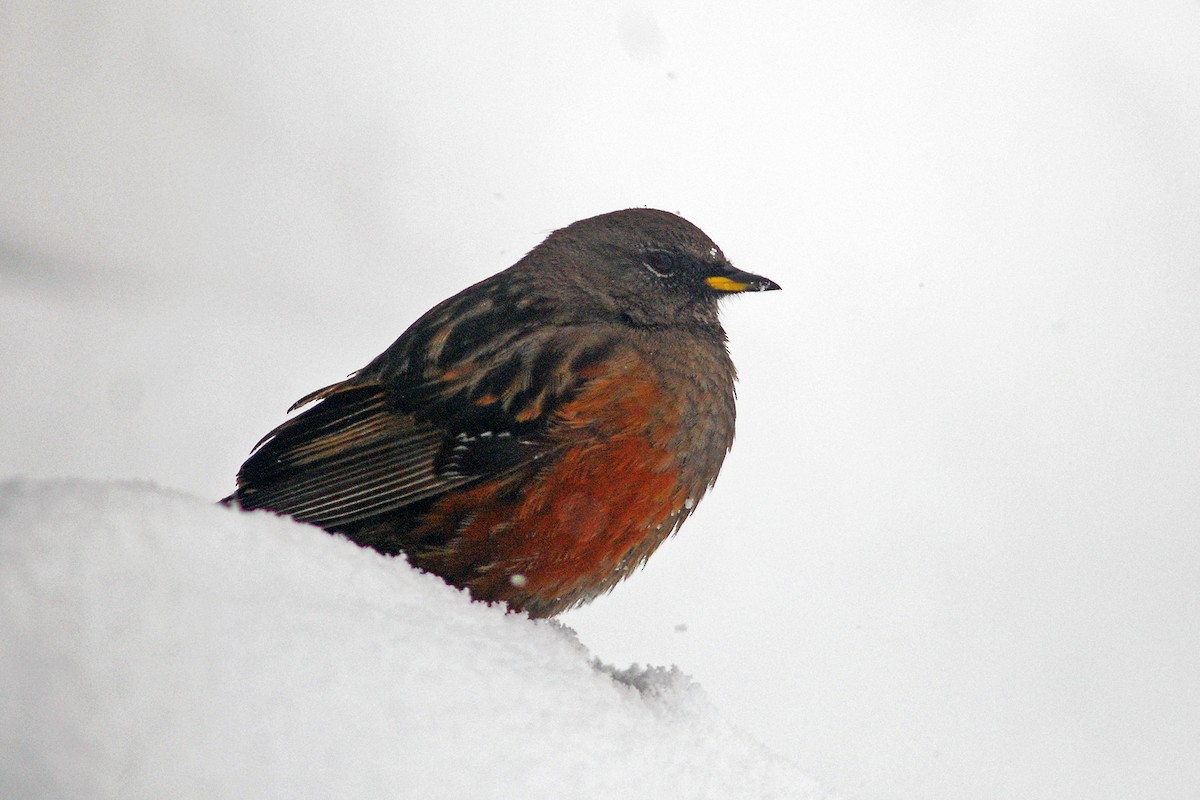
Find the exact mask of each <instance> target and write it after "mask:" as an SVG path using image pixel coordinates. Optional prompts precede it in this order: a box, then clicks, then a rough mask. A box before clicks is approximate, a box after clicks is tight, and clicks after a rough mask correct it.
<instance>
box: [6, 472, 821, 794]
mask: <svg viewBox="0 0 1200 800" xmlns="http://www.w3.org/2000/svg"><path fill="white" fill-rule="evenodd" d="M0 641H2V642H3V643H4V644H3V647H2V649H0V681H2V682H3V684H4V690H3V691H2V692H0V751H2V752H3V753H4V758H3V766H2V767H0V796H3V797H14V798H15V797H21V798H39V797H88V798H107V797H171V798H193V797H194V798H204V800H211V798H216V797H287V798H305V797H314V798H316V797H321V798H327V797H347V798H373V797H381V798H382V797H386V798H409V797H411V798H417V797H421V798H489V797H497V798H498V797H504V798H510V797H524V798H566V797H570V798H591V797H595V798H600V797H604V798H612V797H647V798H667V797H713V798H736V797H753V798H764V797H789V798H816V797H820V796H822V795H821V793H820V792H819V790H818V789H817V788H816V787H815V786H814V784H813V783H812V782H811V781H810V780H809V779H807V778H806V777H804V776H803V775H802V774H800V773H799V772H798V771H797V770H796V769H795V768H794V767H793V766H791V765H790V764H788V763H786V762H784V761H782V760H780V759H778V758H776V757H774V756H772V755H771V754H769V753H767V752H766V751H765V750H764V749H763V748H762V747H761V746H759V745H758V744H756V743H755V742H754V741H753V740H751V739H750V738H749V737H748V736H746V735H745V734H743V733H740V732H739V731H737V730H735V729H733V728H731V727H730V726H729V725H728V724H726V723H725V722H723V721H722V720H721V718H720V716H719V715H718V714H717V713H716V712H715V710H714V709H713V708H712V707H711V706H710V705H709V703H708V702H707V700H706V699H705V697H704V695H703V692H702V691H701V690H700V689H699V688H698V687H697V686H696V685H695V684H693V683H691V682H690V681H689V680H688V678H687V677H686V676H685V675H683V674H682V673H680V672H679V671H678V670H677V669H675V668H671V669H662V668H650V669H640V668H636V667H635V668H631V669H629V670H615V669H612V668H610V667H606V666H604V665H601V664H598V663H597V662H596V661H595V660H594V659H593V658H592V657H591V656H590V654H589V653H588V651H587V650H586V648H584V647H583V646H582V645H581V644H580V643H579V642H578V641H577V639H576V638H575V635H574V633H573V632H572V631H571V630H570V629H568V628H565V627H563V626H562V625H559V624H557V623H553V622H532V621H530V620H529V619H527V618H525V617H522V616H517V615H506V614H505V613H503V612H502V611H501V610H500V609H499V608H488V607H486V606H483V605H480V604H474V603H470V602H468V601H467V598H466V596H465V595H463V594H462V593H460V592H458V591H456V590H454V589H452V588H450V587H448V586H446V585H445V584H443V583H442V582H441V581H440V580H438V579H437V578H434V577H432V576H429V575H424V574H421V573H418V572H416V571H414V570H412V569H410V568H408V567H407V566H406V565H405V564H404V563H403V561H401V560H397V559H388V558H384V557H381V556H379V555H378V554H376V553H374V552H371V551H367V550H364V549H361V548H359V547H357V546H355V545H353V544H351V543H349V542H347V541H345V540H343V539H340V538H335V537H332V536H328V535H325V534H323V533H320V532H319V531H317V530H315V529H313V528H310V527H307V526H304V525H300V524H297V523H294V522H292V521H290V520H286V519H281V518H278V517H274V516H272V515H269V514H265V513H256V514H244V513H240V512H236V511H231V510H229V509H225V508H222V507H218V506H215V505H213V504H212V503H210V502H208V501H205V500H200V499H196V498H192V497H187V496H183V495H180V494H176V493H172V492H168V491H164V490H161V489H157V488H155V487H152V486H147V485H132V484H115V483H84V482H62V481H60V482H32V481H12V482H8V483H5V484H0Z"/></svg>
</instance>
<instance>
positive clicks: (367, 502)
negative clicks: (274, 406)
mask: <svg viewBox="0 0 1200 800" xmlns="http://www.w3.org/2000/svg"><path fill="white" fill-rule="evenodd" d="M317 394H318V395H319V396H316V397H312V398H311V399H319V400H320V402H319V403H317V404H316V405H314V406H312V407H311V408H309V409H308V410H306V411H304V412H303V413H301V414H300V415H298V416H296V417H293V418H292V419H290V420H288V421H287V422H285V423H283V424H282V425H280V426H279V427H278V428H276V429H275V430H273V431H272V432H271V433H270V434H268V435H267V437H266V438H264V439H263V441H262V442H260V443H259V445H258V447H257V448H256V449H255V451H254V452H253V453H252V454H251V456H250V458H249V459H247V460H246V463H245V464H243V465H242V469H241V471H240V472H239V473H238V492H237V495H236V499H237V501H238V504H239V505H240V506H241V507H243V508H247V509H251V508H269V509H271V510H273V511H277V512H279V513H281V514H288V515H290V516H294V517H296V518H297V519H301V520H304V521H306V522H312V523H315V524H317V525H321V526H323V527H329V528H332V527H337V526H340V525H346V524H349V523H352V522H356V521H358V520H362V519H367V518H370V517H374V516H377V515H379V514H383V513H386V512H388V511H392V510H394V509H397V508H401V507H403V506H406V505H410V504H412V503H415V502H418V501H420V500H423V499H425V498H428V497H432V496H434V495H437V494H440V493H442V492H445V491H448V490H449V489H453V488H455V487H456V486H459V485H462V484H463V483H466V482H468V481H469V480H470V479H471V478H470V477H469V476H464V475H446V474H439V472H438V471H437V470H436V469H435V467H434V464H435V462H436V461H437V459H438V456H439V453H441V451H442V449H443V446H444V444H445V441H446V431H445V430H443V429H441V428H439V427H437V426H435V425H433V424H430V423H428V422H422V421H420V420H418V419H415V418H414V417H412V416H410V415H406V414H403V413H398V412H397V411H396V409H395V408H394V407H392V406H391V404H390V403H389V402H388V399H387V396H386V393H385V392H384V390H383V387H381V386H379V385H378V384H354V383H352V382H350V381H347V382H345V383H340V384H335V385H334V386H331V387H327V388H326V389H323V390H321V392H319V393H317ZM306 399H309V398H306Z"/></svg>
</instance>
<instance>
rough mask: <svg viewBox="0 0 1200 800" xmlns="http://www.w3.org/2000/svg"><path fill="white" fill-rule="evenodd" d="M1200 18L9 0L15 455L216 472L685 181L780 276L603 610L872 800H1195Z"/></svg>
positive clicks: (211, 476)
mask: <svg viewBox="0 0 1200 800" xmlns="http://www.w3.org/2000/svg"><path fill="white" fill-rule="evenodd" d="M1197 42H1200V4H1197V3H1195V2H1168V1H1166V0H1164V1H1162V2H1158V1H1157V0H1156V1H1154V2H1101V3H1066V2H1057V3H1050V4H1029V5H1028V6H1027V7H1020V6H1017V7H1014V6H1013V4H1010V3H995V4H992V3H984V2H964V3H946V4H943V3H931V2H914V1H912V0H901V2H871V1H867V0H863V1H862V2H847V3H838V4H836V5H834V4H822V3H805V2H798V3H790V4H760V5H749V6H748V5H746V4H740V3H738V4H734V3H729V4H723V5H717V4H711V3H710V4H695V3H679V4H671V3H663V4H641V5H639V4H625V5H621V4H610V3H595V4H579V3H572V4H566V3H550V2H528V3H502V4H473V3H438V4H416V3H413V4H404V3H395V2H381V1H380V0H371V2H361V3H358V4H345V3H334V2H328V0H323V1H322V2H306V3H283V2H272V1H271V0H268V1H267V2H236V1H235V2H230V3H223V4H194V3H193V4H179V5H177V6H166V5H163V4H159V3H149V2H128V3H124V4H120V5H110V4H104V3H99V2H95V3H84V2H66V3H60V4H57V5H47V4H46V3H43V2H31V0H9V2H7V3H6V4H5V6H4V8H3V10H2V11H0V336H2V337H3V343H4V347H3V353H2V354H0V370H2V374H3V380H2V382H0V409H2V411H3V413H0V474H5V475H7V474H21V475H30V476H50V475H74V476H86V477H101V478H108V477H120V478H126V477H134V478H143V479H151V480H154V481H156V482H158V483H159V484H161V485H163V486H167V487H173V488H178V489H182V490H185V491H188V492H191V493H194V494H196V495H199V496H203V497H211V498H214V499H215V498H217V497H219V496H221V495H223V494H225V493H227V492H228V490H229V489H230V488H231V484H232V476H233V473H234V472H235V471H236V469H237V467H238V465H239V464H240V463H241V460H242V459H243V458H244V456H245V455H246V453H247V452H248V450H249V448H250V446H251V445H252V444H253V443H254V442H255V441H256V440H257V439H258V438H259V437H260V436H261V435H262V434H263V433H265V432H266V431H267V430H269V429H270V428H271V427H272V426H273V425H275V424H277V423H278V422H279V421H280V420H281V419H282V416H283V412H284V410H285V409H286V408H287V406H288V405H290V404H291V402H292V401H294V400H295V399H297V398H299V397H300V396H302V395H304V394H306V393H307V392H309V391H311V390H312V389H314V388H317V387H319V386H323V385H325V384H327V383H330V382H332V381H335V380H337V379H339V378H341V377H342V376H344V375H345V374H346V373H348V372H350V371H351V370H353V369H355V368H357V367H359V366H362V365H363V364H365V363H366V362H367V361H368V360H369V359H370V358H371V357H373V356H374V355H375V354H376V353H377V352H378V351H379V350H381V349H383V347H385V346H386V345H387V344H389V343H390V342H391V341H392V340H393V339H394V338H395V337H396V336H397V335H399V333H400V332H401V331H402V330H403V329H404V328H405V327H406V326H407V325H408V324H409V323H410V322H411V321H412V320H413V319H415V318H416V317H417V316H418V315H419V314H420V313H421V312H423V311H424V310H425V309H426V308H428V307H429V306H430V305H432V304H433V303H435V302H436V301H438V300H440V299H442V298H443V297H446V296H448V295H450V294H452V293H453V292H455V291H457V290H458V289H460V288H462V287H463V286H465V285H466V284H468V283H470V282H473V281H475V280H478V279H480V278H482V277H485V276H486V275H488V274H490V273H492V272H495V271H497V270H499V269H501V268H503V267H505V266H507V265H508V264H510V263H512V261H514V260H515V259H516V258H517V257H519V256H520V255H521V254H522V253H524V252H525V251H526V250H528V249H529V248H530V247H532V246H533V245H534V244H536V243H537V242H538V241H539V240H540V239H541V238H542V237H543V236H544V235H545V234H546V233H547V232H548V231H549V230H551V229H553V228H556V227H560V226H562V225H565V224H567V223H569V222H571V221H573V220H575V219H577V218H580V217H583V216H589V215H592V214H596V213H601V212H604V211H609V210H613V209H615V208H622V207H628V206H633V205H649V206H656V207H661V208H665V209H668V210H672V211H677V212H680V213H682V214H683V215H684V216H686V217H687V218H689V219H691V220H692V221H693V222H695V223H697V224H698V225H700V226H701V227H702V228H703V229H704V230H705V231H706V232H708V233H709V234H710V235H711V236H712V237H713V238H714V239H715V240H716V241H717V242H718V244H720V245H721V246H722V248H723V249H724V250H725V251H726V253H727V254H728V255H729V256H730V257H731V258H732V259H733V260H734V262H735V263H736V264H737V265H738V266H740V267H742V268H744V269H748V270H751V271H755V272H760V273H763V274H765V275H768V276H769V277H771V278H773V279H775V280H776V281H778V282H779V283H780V284H782V285H783V287H784V291H783V292H780V293H773V294H770V295H757V296H753V297H748V298H737V299H734V300H732V301H731V302H729V303H728V304H727V308H726V314H725V319H726V328H727V330H728V331H729V333H730V337H731V348H732V351H733V355H734V358H735V361H736V362H737V364H738V366H739V369H740V371H741V376H742V379H741V384H740V402H739V433H738V441H737V443H736V445H735V447H734V450H733V452H732V454H731V455H730V457H729V459H728V460H727V462H726V466H725V469H724V473H723V475H722V477H721V480H720V481H719V482H718V484H717V487H716V489H715V491H714V492H713V493H712V494H711V495H710V496H709V497H708V498H707V499H706V500H705V502H704V503H703V504H702V505H701V506H700V508H699V510H698V512H697V513H696V514H695V515H694V516H693V518H692V519H691V521H690V522H689V523H688V525H687V526H685V528H684V530H683V532H682V533H681V535H680V536H679V537H677V538H676V539H675V540H673V541H671V542H669V543H668V544H667V545H665V546H664V547H663V549H662V550H661V551H660V552H659V554H657V555H656V556H655V558H654V559H653V560H652V561H651V563H650V565H649V567H648V568H647V569H646V570H645V571H644V572H643V573H641V574H639V575H637V576H635V577H634V578H633V579H632V580H631V581H629V582H627V583H626V584H625V585H623V586H622V587H620V588H618V589H617V591H615V592H614V593H613V594H612V595H611V596H610V597H606V598H603V599H601V600H600V601H597V603H595V604H594V605H593V606H591V607H589V608H586V609H583V610H581V611H578V612H572V613H571V614H568V615H567V616H565V617H564V622H565V623H566V624H568V625H570V626H572V627H574V628H575V629H576V630H577V631H578V632H579V635H580V638H581V639H582V640H583V642H584V643H585V644H586V645H588V646H589V647H590V648H591V649H592V650H593V651H594V652H596V654H597V655H598V656H600V657H601V658H602V659H604V660H606V661H610V662H616V663H623V662H626V661H638V662H642V663H646V662H649V663H652V664H664V665H665V664H672V663H674V664H678V665H679V666H680V667H681V668H682V669H683V670H684V671H685V672H688V673H690V674H692V675H693V676H695V678H696V679H697V681H698V682H699V683H700V684H701V685H702V686H704V687H705V689H706V690H707V692H708V694H709V696H710V697H711V699H712V700H713V702H714V704H715V705H716V706H717V707H718V708H719V709H721V710H722V711H723V712H724V714H725V715H726V716H727V717H728V718H729V719H730V720H732V721H733V722H735V723H736V724H738V725H739V726H741V727H743V728H744V729H746V730H749V731H751V732H752V733H753V734H754V735H755V736H756V737H757V738H759V739H760V740H761V741H763V742H765V743H766V744H768V745H769V746H771V747H772V748H773V749H774V750H775V751H776V752H778V753H780V754H782V755H784V756H786V757H787V758H789V759H790V760H792V761H793V762H795V763H797V764H799V765H800V766H801V767H803V768H804V769H805V770H806V771H807V772H808V773H809V774H811V775H813V777H815V778H817V779H818V780H820V781H821V782H822V783H824V784H825V785H826V786H827V787H829V788H830V789H833V790H836V791H838V792H840V793H842V794H843V795H845V796H848V797H861V798H871V799H872V800H874V799H875V798H878V799H879V800H895V799H897V798H902V797H903V798H911V797H922V798H939V799H940V798H944V799H945V800H959V799H960V798H964V797H971V798H980V799H982V800H988V799H989V798H1023V800H1027V799H1029V798H1089V799H1090V798H1096V799H1097V800H1110V799H1111V800H1125V799H1126V798H1130V797H1156V798H1169V799H1172V800H1173V799H1174V798H1179V799H1180V800H1183V799H1184V798H1188V800H1191V798H1194V797H1196V796H1198V795H1200V758H1197V753H1198V745H1200V680H1197V677H1198V676H1197V668H1196V665H1197V664H1198V663H1200V627H1198V626H1197V624H1196V621H1197V619H1198V615H1200V47H1197ZM3 535H12V533H11V532H8V531H5V532H3Z"/></svg>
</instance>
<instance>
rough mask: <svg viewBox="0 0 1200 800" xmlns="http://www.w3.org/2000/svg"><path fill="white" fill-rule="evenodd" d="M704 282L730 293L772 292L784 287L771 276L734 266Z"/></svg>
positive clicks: (719, 290) (720, 290)
mask: <svg viewBox="0 0 1200 800" xmlns="http://www.w3.org/2000/svg"><path fill="white" fill-rule="evenodd" d="M704 282H705V283H707V284H708V285H709V286H710V287H712V288H713V289H716V290H717V291H718V292H727V293H729V294H736V293H738V292H770V291H774V290H776V289H779V288H782V287H780V285H779V284H778V283H776V282H775V281H773V280H771V279H770V278H764V277H763V276H762V275H755V274H753V273H750V272H742V271H741V270H740V269H734V268H733V267H729V268H728V269H726V270H724V271H723V272H721V274H720V275H710V276H709V277H707V278H705V279H704Z"/></svg>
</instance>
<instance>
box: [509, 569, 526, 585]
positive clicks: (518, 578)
mask: <svg viewBox="0 0 1200 800" xmlns="http://www.w3.org/2000/svg"><path fill="white" fill-rule="evenodd" d="M508 582H509V583H511V584H512V585H513V586H515V587H517V588H518V589H520V588H522V587H523V586H525V584H527V583H529V579H528V578H526V577H525V576H524V575H522V574H521V573H519V572H518V573H516V574H514V575H509V576H508Z"/></svg>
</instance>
